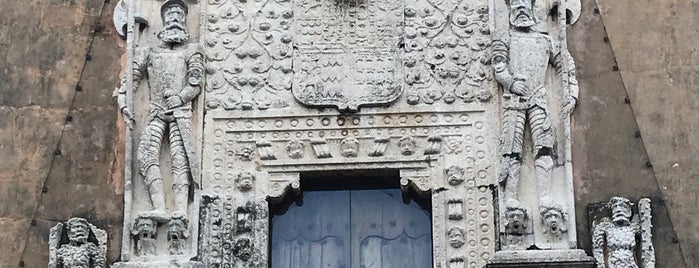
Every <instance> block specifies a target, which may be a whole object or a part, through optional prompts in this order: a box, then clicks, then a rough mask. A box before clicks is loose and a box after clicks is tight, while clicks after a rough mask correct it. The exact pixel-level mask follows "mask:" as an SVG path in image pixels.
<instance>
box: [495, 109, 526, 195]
mask: <svg viewBox="0 0 699 268" xmlns="http://www.w3.org/2000/svg"><path fill="white" fill-rule="evenodd" d="M524 123H525V114H524V112H523V111H520V110H517V109H506V110H505V114H504V118H503V125H502V136H501V146H502V147H501V153H502V157H501V159H500V175H499V177H500V178H499V181H500V183H501V184H504V187H505V189H504V190H505V193H504V199H505V200H510V199H514V200H517V199H518V194H519V177H520V174H519V173H520V167H521V164H522V155H521V152H522V145H523V140H524Z"/></svg>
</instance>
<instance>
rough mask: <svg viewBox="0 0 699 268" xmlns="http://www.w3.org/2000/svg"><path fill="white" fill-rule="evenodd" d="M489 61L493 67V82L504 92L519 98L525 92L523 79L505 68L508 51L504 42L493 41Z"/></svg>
mask: <svg viewBox="0 0 699 268" xmlns="http://www.w3.org/2000/svg"><path fill="white" fill-rule="evenodd" d="M491 60H492V62H493V65H494V67H495V80H497V81H498V83H500V85H502V87H503V88H504V89H505V90H506V91H509V92H510V93H513V94H517V95H520V96H521V95H524V94H525V93H526V91H527V90H526V84H525V80H524V78H522V77H516V76H514V75H513V74H512V72H510V70H509V68H508V67H507V62H508V61H509V51H508V48H507V45H506V44H505V42H503V41H501V40H495V41H493V57H492V59H491Z"/></svg>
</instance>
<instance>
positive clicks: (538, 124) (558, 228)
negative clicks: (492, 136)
mask: <svg viewBox="0 0 699 268" xmlns="http://www.w3.org/2000/svg"><path fill="white" fill-rule="evenodd" d="M529 125H530V127H531V131H532V140H533V141H534V147H535V153H536V160H535V169H536V179H537V182H538V183H537V186H538V191H539V213H540V214H541V221H542V223H543V224H544V226H545V227H546V230H545V233H550V234H552V235H556V236H560V234H561V233H564V232H566V231H567V230H568V227H567V226H566V224H567V223H566V222H565V218H566V217H565V212H564V211H563V208H562V207H561V205H560V204H558V203H557V202H556V201H554V200H553V199H552V198H551V185H552V182H553V181H552V180H553V178H552V173H553V156H552V155H553V142H554V141H553V130H552V128H551V121H550V117H549V115H548V113H547V112H546V110H545V108H543V107H540V106H533V107H532V108H530V109H529Z"/></svg>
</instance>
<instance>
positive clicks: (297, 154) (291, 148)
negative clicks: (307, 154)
mask: <svg viewBox="0 0 699 268" xmlns="http://www.w3.org/2000/svg"><path fill="white" fill-rule="evenodd" d="M303 145H304V144H303V142H302V141H300V140H290V141H289V142H287V143H286V153H287V154H288V155H289V157H291V158H293V159H299V158H302V157H303Z"/></svg>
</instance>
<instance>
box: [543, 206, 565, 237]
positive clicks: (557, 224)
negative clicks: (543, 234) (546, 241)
mask: <svg viewBox="0 0 699 268" xmlns="http://www.w3.org/2000/svg"><path fill="white" fill-rule="evenodd" d="M541 221H542V222H543V223H544V225H545V226H546V228H547V232H550V233H551V234H554V235H560V234H561V233H564V232H566V231H567V229H568V228H566V226H565V222H564V218H563V212H562V211H561V209H560V208H543V209H542V211H541Z"/></svg>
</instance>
